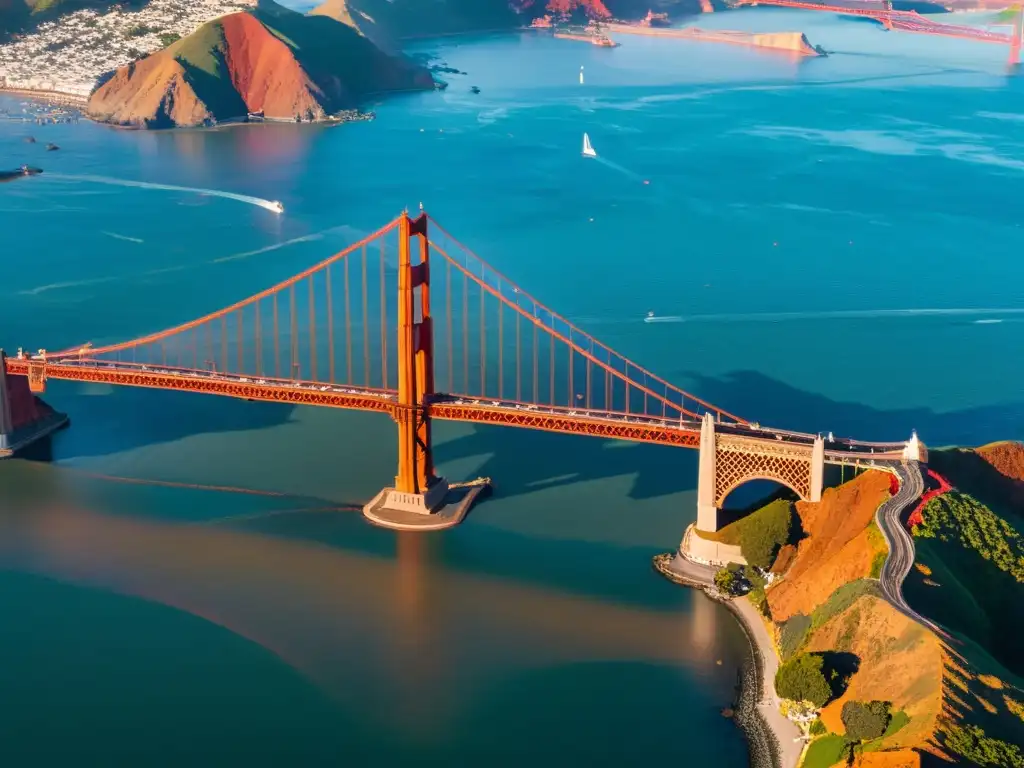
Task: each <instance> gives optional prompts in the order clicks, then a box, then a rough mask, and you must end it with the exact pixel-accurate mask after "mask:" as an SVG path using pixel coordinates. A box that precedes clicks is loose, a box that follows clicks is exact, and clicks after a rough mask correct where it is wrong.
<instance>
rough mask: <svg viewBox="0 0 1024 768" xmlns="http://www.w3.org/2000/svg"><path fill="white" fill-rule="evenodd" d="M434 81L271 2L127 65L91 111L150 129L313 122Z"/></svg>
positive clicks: (334, 25)
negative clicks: (256, 119)
mask: <svg viewBox="0 0 1024 768" xmlns="http://www.w3.org/2000/svg"><path fill="white" fill-rule="evenodd" d="M432 87H433V80H432V78H431V77H430V74H429V73H428V72H427V71H426V70H425V69H423V68H421V67H418V66H416V65H414V64H412V63H411V62H409V61H407V60H406V59H404V58H402V57H399V56H390V55H388V54H385V53H384V52H383V51H381V50H380V49H379V48H377V46H375V45H374V44H373V43H372V42H371V41H370V40H367V39H366V38H365V37H362V36H360V35H359V34H357V33H356V32H354V31H353V30H352V29H351V28H349V27H347V26H345V25H344V24H341V23H339V22H337V21H334V20H332V19H328V18H325V17H322V16H321V17H306V16H303V15H301V14H298V13H295V12H293V11H289V10H286V9H284V8H282V7H280V6H277V5H275V4H273V3H266V2H265V3H261V4H260V6H259V8H257V9H256V10H254V11H252V12H243V13H233V14H230V15H228V16H224V17H222V18H220V19H217V20H216V21H212V22H209V23H207V24H204V25H203V26H202V27H200V28H199V29H198V30H196V32H195V33H193V34H192V35H189V36H188V37H186V38H183V39H181V40H179V41H177V42H175V43H173V44H172V45H171V46H169V47H168V48H166V49H164V50H161V51H158V52H157V53H154V54H152V55H150V56H147V57H145V58H144V59H142V60H140V61H138V62H133V63H132V64H129V65H127V66H125V67H121V68H120V69H118V70H117V71H116V72H114V74H113V76H112V77H110V79H109V80H107V81H106V82H105V83H104V84H103V85H101V86H100V87H99V88H97V89H96V91H95V92H94V93H93V94H92V96H91V97H90V99H89V102H88V106H87V108H86V111H87V113H88V114H89V116H90V117H92V118H93V119H96V120H100V121H103V122H109V123H114V124H118V125H131V126H138V127H148V128H167V127H175V126H182V127H191V126H202V125H210V124H213V123H216V122H221V121H225V120H232V119H238V118H244V117H245V116H246V114H247V113H257V112H262V113H263V114H264V116H265V117H266V118H268V119H278V120H302V121H315V120H322V119H324V118H326V117H327V116H329V115H331V114H334V113H336V112H338V111H339V110H343V109H349V108H352V107H355V106H356V105H357V104H358V103H359V100H360V99H362V98H364V97H365V96H367V95H369V94H371V93H376V92H381V91H398V90H410V89H429V88H432Z"/></svg>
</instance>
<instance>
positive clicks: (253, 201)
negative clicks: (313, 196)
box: [47, 173, 284, 213]
mask: <svg viewBox="0 0 1024 768" xmlns="http://www.w3.org/2000/svg"><path fill="white" fill-rule="evenodd" d="M47 176H48V177H49V178H51V179H66V180H68V181H85V182H91V183H93V184H111V185H113V186H117V187H135V188H138V189H153V190H161V191H164V192H191V193H192V194H196V195H209V196H210V197H223V198H225V199H226V200H237V201H238V202H240V203H247V204H248V205H255V206H258V207H260V208H264V209H266V210H268V211H273V212H274V213H281V212H282V211H283V210H284V209H283V207H282V206H281V204H280V203H279V202H277V201H276V200H264V199H263V198H262V197H253V196H252V195H239V194H237V193H235V192H225V191H224V190H221V189H201V188H197V187H179V186H176V185H174V184H152V183H150V182H148V181H129V180H127V179H113V178H110V177H109V176H85V175H78V174H75V175H71V174H59V173H52V174H47Z"/></svg>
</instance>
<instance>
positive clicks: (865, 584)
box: [811, 579, 882, 629]
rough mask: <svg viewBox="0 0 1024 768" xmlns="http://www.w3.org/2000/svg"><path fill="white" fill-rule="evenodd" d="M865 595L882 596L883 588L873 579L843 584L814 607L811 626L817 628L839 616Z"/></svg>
mask: <svg viewBox="0 0 1024 768" xmlns="http://www.w3.org/2000/svg"><path fill="white" fill-rule="evenodd" d="M864 595H874V596H875V597H881V596H882V589H881V587H879V585H878V582H877V581H874V580H872V579H857V581H851V582H850V583H848V584H843V586H841V587H840V588H839V589H837V590H836V591H835V592H833V593H832V594H831V595H830V596H829V598H828V600H826V601H825V602H824V603H822V604H821V605H819V606H818V607H817V608H815V609H814V612H813V613H812V614H811V628H812V629H817V628H818V627H821V626H824V625H825V624H826V623H827V622H828V620H829V619H831V618H832V617H833V616H838V615H839V614H840V613H842V612H843V611H845V610H846V609H847V608H849V607H850V606H851V605H853V604H854V603H855V602H857V601H858V600H859V599H860V598H861V597H863V596H864Z"/></svg>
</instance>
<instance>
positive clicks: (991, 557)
mask: <svg viewBox="0 0 1024 768" xmlns="http://www.w3.org/2000/svg"><path fill="white" fill-rule="evenodd" d="M914 535H915V536H919V537H921V538H934V539H939V540H940V541H947V542H948V541H959V542H960V545H961V546H962V547H964V548H966V549H970V550H973V551H975V552H977V553H978V554H979V555H981V556H982V557H983V558H985V559H986V560H988V561H989V562H991V563H993V564H994V565H995V566H996V567H997V568H999V570H1001V571H1004V572H1006V573H1008V574H1010V575H1011V576H1013V578H1014V579H1016V580H1017V582H1018V583H1024V536H1022V535H1021V534H1020V533H1018V531H1017V530H1016V529H1015V528H1014V527H1013V526H1012V525H1010V524H1009V523H1008V522H1007V521H1006V520H1003V519H1002V518H1001V517H999V516H998V515H996V514H995V513H994V512H993V511H992V510H990V509H989V508H988V507H986V506H985V505H984V504H982V503H981V502H979V501H978V500H977V499H975V498H974V497H972V496H968V495H967V494H966V493H960V492H958V491H950V492H949V493H947V494H944V495H942V496H938V497H936V498H934V499H932V500H931V501H930V502H928V505H927V506H926V507H925V508H924V514H923V519H922V522H921V524H920V525H916V526H914ZM745 556H746V553H744V557H745Z"/></svg>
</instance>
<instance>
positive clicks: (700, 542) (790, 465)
mask: <svg viewBox="0 0 1024 768" xmlns="http://www.w3.org/2000/svg"><path fill="white" fill-rule="evenodd" d="M824 476H825V441H824V440H823V439H822V438H821V437H820V436H818V437H816V438H815V439H814V440H813V441H812V442H810V443H797V442H792V441H785V440H779V439H776V437H775V436H774V435H771V434H770V433H766V434H765V436H764V437H760V436H756V437H755V436H748V435H743V434H735V433H732V432H723V433H719V432H718V431H717V430H716V429H715V421H714V417H713V416H712V415H711V414H710V413H706V414H704V418H703V420H702V422H701V428H700V461H699V469H698V475H697V522H696V524H695V525H691V526H689V527H688V528H687V529H686V533H685V534H684V535H683V541H682V543H681V544H680V547H679V554H677V556H676V564H678V565H682V562H681V561H682V560H689V561H690V562H691V563H698V564H703V565H711V566H719V565H722V564H725V563H731V562H732V563H741V564H742V563H744V562H745V561H744V559H743V555H742V554H741V552H740V550H739V547H737V546H734V545H728V544H723V543H721V542H717V541H714V540H713V539H712V538H709V537H702V536H701V535H700V534H701V533H702V532H703V533H715V532H717V531H718V529H719V517H720V515H719V512H720V510H721V508H722V505H723V504H724V503H725V499H726V498H727V497H728V495H729V494H730V493H732V492H733V491H734V490H735V489H736V488H738V487H739V486H741V485H743V484H744V483H747V482H749V481H751V480H772V481H774V482H777V483H779V484H781V485H784V486H786V487H787V488H790V489H791V490H792V491H794V492H795V493H796V494H797V496H799V497H800V499H802V500H804V501H815V502H817V501H821V492H822V486H823V483H824Z"/></svg>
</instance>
